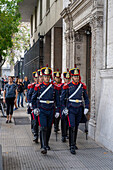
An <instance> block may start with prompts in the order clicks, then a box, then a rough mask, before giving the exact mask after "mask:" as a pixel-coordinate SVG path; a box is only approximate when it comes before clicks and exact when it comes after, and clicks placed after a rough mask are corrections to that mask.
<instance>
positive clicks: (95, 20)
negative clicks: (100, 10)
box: [90, 15, 103, 30]
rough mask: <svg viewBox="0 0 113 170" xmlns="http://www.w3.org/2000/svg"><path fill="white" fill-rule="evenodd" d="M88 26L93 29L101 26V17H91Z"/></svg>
mask: <svg viewBox="0 0 113 170" xmlns="http://www.w3.org/2000/svg"><path fill="white" fill-rule="evenodd" d="M90 26H91V28H92V30H93V29H96V28H98V27H102V26H103V15H100V16H97V15H93V16H91V18H90Z"/></svg>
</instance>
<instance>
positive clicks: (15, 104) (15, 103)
mask: <svg viewBox="0 0 113 170" xmlns="http://www.w3.org/2000/svg"><path fill="white" fill-rule="evenodd" d="M18 79H19V78H18V76H17V77H16V81H15V84H16V85H17V83H18ZM14 106H15V108H14V111H15V110H17V109H18V106H17V102H14Z"/></svg>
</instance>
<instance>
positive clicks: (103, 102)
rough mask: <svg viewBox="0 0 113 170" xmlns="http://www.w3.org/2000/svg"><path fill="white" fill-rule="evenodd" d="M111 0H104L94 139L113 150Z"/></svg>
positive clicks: (112, 32) (112, 35) (112, 12)
mask: <svg viewBox="0 0 113 170" xmlns="http://www.w3.org/2000/svg"><path fill="white" fill-rule="evenodd" d="M112 8H113V1H112V0H104V32H103V37H104V41H103V42H104V48H103V68H102V70H100V77H101V94H100V102H99V111H98V119H97V128H96V138H95V139H96V141H97V142H100V143H101V144H103V145H104V146H105V147H106V148H108V149H110V150H111V151H113V132H112V130H113V88H112V84H113V31H112V27H113V10H112Z"/></svg>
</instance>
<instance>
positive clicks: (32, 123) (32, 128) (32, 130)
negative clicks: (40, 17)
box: [31, 114, 34, 133]
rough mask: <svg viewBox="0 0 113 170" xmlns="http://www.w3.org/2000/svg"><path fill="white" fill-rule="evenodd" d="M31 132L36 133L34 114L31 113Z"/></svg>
mask: <svg viewBox="0 0 113 170" xmlns="http://www.w3.org/2000/svg"><path fill="white" fill-rule="evenodd" d="M31 132H32V133H34V120H33V116H32V114H31Z"/></svg>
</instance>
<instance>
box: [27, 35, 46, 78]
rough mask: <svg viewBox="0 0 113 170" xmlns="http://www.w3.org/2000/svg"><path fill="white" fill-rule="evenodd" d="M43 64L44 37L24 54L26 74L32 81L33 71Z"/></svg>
mask: <svg viewBox="0 0 113 170" xmlns="http://www.w3.org/2000/svg"><path fill="white" fill-rule="evenodd" d="M41 66H43V39H42V38H39V39H38V41H37V42H36V43H35V44H34V45H33V46H32V47H31V48H30V49H29V51H27V52H26V53H25V55H24V76H27V77H28V79H29V80H31V81H32V79H33V78H32V72H33V71H35V70H36V69H39V68H40V67H41Z"/></svg>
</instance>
